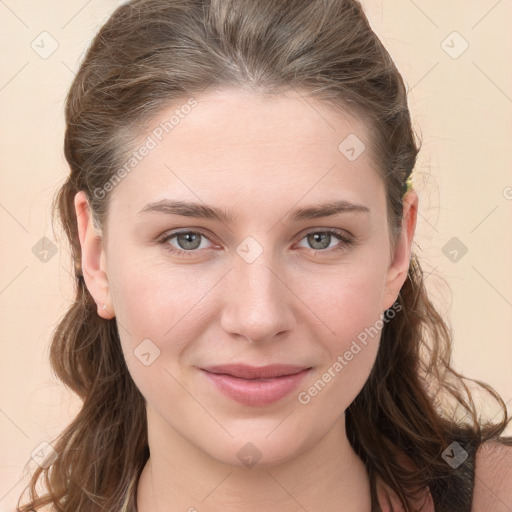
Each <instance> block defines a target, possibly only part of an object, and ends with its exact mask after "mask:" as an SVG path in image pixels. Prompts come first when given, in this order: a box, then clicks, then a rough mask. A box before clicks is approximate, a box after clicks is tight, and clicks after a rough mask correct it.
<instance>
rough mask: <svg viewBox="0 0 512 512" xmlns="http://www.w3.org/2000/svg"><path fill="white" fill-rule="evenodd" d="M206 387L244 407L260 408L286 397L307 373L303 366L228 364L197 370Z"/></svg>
mask: <svg viewBox="0 0 512 512" xmlns="http://www.w3.org/2000/svg"><path fill="white" fill-rule="evenodd" d="M200 370H201V373H202V374H203V375H204V376H205V377H206V381H205V382H206V383H207V384H208V385H210V384H213V386H214V388H216V389H217V390H219V391H220V392H221V393H222V394H224V395H225V396H227V397H229V398H231V399H232V400H234V401H236V402H239V403H241V404H244V405H246V406H253V407H256V406H259V407H264V406H267V405H270V404H272V403H274V402H278V401H279V400H281V399H284V398H285V397H286V396H289V395H290V394H291V393H292V391H293V390H294V389H296V388H297V387H298V386H299V384H300V383H301V382H302V381H303V380H304V379H305V378H306V376H307V374H308V373H309V371H310V370H311V367H310V368H306V367H304V366H297V365H289V364H273V365H269V366H259V367H257V366H248V365H244V364H230V365H220V366H210V367H208V368H201V369H200Z"/></svg>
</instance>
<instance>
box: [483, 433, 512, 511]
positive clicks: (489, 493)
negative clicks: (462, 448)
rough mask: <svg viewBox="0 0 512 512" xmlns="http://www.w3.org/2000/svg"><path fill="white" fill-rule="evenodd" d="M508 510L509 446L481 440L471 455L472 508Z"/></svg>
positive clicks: (511, 493) (511, 498) (511, 500)
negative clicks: (472, 467) (472, 474)
mask: <svg viewBox="0 0 512 512" xmlns="http://www.w3.org/2000/svg"><path fill="white" fill-rule="evenodd" d="M509 510H512V446H508V445H505V444H502V443H499V442H496V441H488V442H486V443H483V444H482V445H481V446H480V447H479V448H478V450H477V452H476V457H475V485H474V490H473V511H475V512H487V511H489V512H491V511H493V512H500V511H504V512H505V511H509Z"/></svg>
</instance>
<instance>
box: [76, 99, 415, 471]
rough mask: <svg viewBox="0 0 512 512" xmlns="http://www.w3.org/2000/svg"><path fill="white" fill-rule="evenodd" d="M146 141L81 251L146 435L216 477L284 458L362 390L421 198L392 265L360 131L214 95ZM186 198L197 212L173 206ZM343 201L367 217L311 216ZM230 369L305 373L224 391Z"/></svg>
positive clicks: (176, 110) (178, 113)
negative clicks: (212, 464)
mask: <svg viewBox="0 0 512 512" xmlns="http://www.w3.org/2000/svg"><path fill="white" fill-rule="evenodd" d="M186 105H188V107H187V106H186ZM173 115H174V117H171V116H173ZM347 137H348V139H347ZM139 142H140V143H139V144H138V146H137V148H139V149H138V150H137V151H136V152H137V154H136V155H135V156H133V158H135V160H131V161H130V160H129V159H127V161H126V163H127V165H126V166H125V172H120V173H119V177H120V178H122V179H121V180H120V182H119V183H117V184H114V185H112V187H113V190H112V192H111V198H110V205H109V214H108V220H107V223H106V226H105V232H106V235H107V236H106V238H105V239H104V240H103V245H101V244H98V239H94V238H93V237H92V236H90V237H86V238H84V237H83V236H82V237H81V240H82V250H83V258H84V259H83V267H84V272H85V278H86V282H87V285H88V288H89V290H90V291H91V293H92V294H93V296H94V297H95V299H96V300H97V302H98V303H100V304H102V303H106V305H107V309H106V310H102V309H101V308H99V310H98V311H99V314H100V315H102V316H104V317H106V318H108V317H109V315H110V316H111V315H112V314H115V317H116V321H117V322H118V330H119V334H120V337H121V343H122V348H123V351H124V355H125V359H126V362H127V365H128V368H129V371H130V373H131V375H132V377H133V380H134V381H135V383H136V385H137V387H138V388H139V389H140V391H141V393H142V394H143V395H144V397H145V399H146V401H147V406H148V421H149V422H150V424H153V426H154V427H155V431H158V432H159V433H160V435H161V436H162V440H163V439H171V438H173V436H174V438H175V439H176V438H179V439H181V442H185V441H186V442H188V443H190V444H191V445H192V446H193V447H194V448H197V449H199V450H201V452H203V453H206V454H208V455H210V456H211V457H212V458H214V459H216V460H218V461H222V462H225V463H229V464H233V465H238V466H240V465H242V464H245V462H244V460H245V459H243V457H242V455H244V454H247V453H248V454H249V455H255V456H256V458H259V457H261V460H260V461H259V464H261V465H265V464H267V465H272V464H273V463H277V461H280V462H283V461H285V460H287V459H290V458H291V457H293V456H296V455H297V454H298V453H300V452H303V451H305V450H307V449H308V448H310V447H312V446H313V445H314V444H315V443H317V442H318V441H319V440H320V439H321V438H322V437H323V436H325V434H326V433H327V432H328V431H329V429H330V428H331V427H332V426H333V425H334V424H335V422H336V421H337V420H339V418H340V416H341V415H343V413H344V411H345V409H346V408H347V407H348V405H349V404H350V403H351V402H352V401H353V400H354V398H355V397H356V395H357V394H358V393H359V391H360V390H361V388H362V387H363V385H364V383H365V381H366V380H367V378H368V376H369V373H370V370H371V368H372V365H373V363H374V360H375V357H376V354H377V350H378V346H379V339H380V331H381V329H382V325H383V322H382V321H381V320H380V319H381V314H382V313H383V312H384V311H385V310H386V309H387V308H390V307H391V306H393V304H394V302H395V300H396V298H397V295H398V292H399V290H400V287H401V286H402V284H403V282H404V280H405V278H406V272H407V269H408V266H409V258H410V244H411V239H412V236H413V233H414V229H415V222H416V208H417V196H416V194H415V193H414V192H410V193H409V194H408V196H407V198H406V199H407V201H406V204H405V207H404V219H405V220H404V226H405V229H404V232H403V235H402V237H401V238H400V239H399V241H398V244H397V246H396V249H395V252H394V253H393V254H391V245H390V238H389V232H388V230H387V217H386V216H387V212H386V196H385V189H384V184H383V182H382V181H381V179H380V178H379V177H378V175H377V172H376V171H375V170H374V169H373V168H372V165H373V164H372V162H371V160H370V156H371V155H370V154H369V153H370V151H369V149H368V147H369V141H368V132H367V129H366V128H365V126H364V125H363V124H362V123H361V122H360V121H359V120H357V119H354V118H352V117H350V116H349V115H346V116H342V115H340V114H339V113H337V112H334V111H333V110H332V109H331V108H329V107H327V106H325V104H322V103H319V102H318V101H316V100H314V99H312V98H304V97H301V96H298V95H297V94H291V93H290V94H286V95H281V96H279V97H274V98H272V99H269V98H267V99H264V98H262V97H259V96H256V95H254V94H249V93H243V92H234V91H222V92H221V91H217V92H212V93H208V95H203V96H200V97H197V98H194V100H190V101H189V102H188V103H187V102H186V101H184V102H182V103H180V104H176V105H174V106H173V107H172V108H169V109H168V110H165V111H163V112H161V114H159V116H157V117H156V118H155V119H154V120H153V121H152V123H150V129H149V131H148V132H147V133H145V134H144V135H143V136H142V137H141V138H140V141H139ZM361 143H362V144H365V145H366V146H367V149H364V148H363V146H362V144H361ZM143 146H145V147H146V148H147V149H146V150H144V149H142V147H143ZM96 193H97V194H101V193H102V191H98V190H97V191H96ZM81 198H82V199H83V196H81V195H80V194H79V195H78V196H77V199H76V206H77V211H78V208H79V206H80V199H81ZM178 201H179V202H180V203H187V204H192V203H193V204H194V206H182V207H181V208H176V207H171V206H165V204H166V202H169V203H170V202H178ZM341 201H346V202H347V204H348V203H352V204H354V205H359V206H358V207H357V208H355V209H350V208H347V209H345V211H343V209H339V210H337V211H334V210H331V211H330V212H324V213H323V214H318V215H317V214H314V210H316V209H319V210H320V209H322V208H323V207H324V206H325V205H327V204H328V203H334V202H341ZM410 204H412V208H409V206H410ZM210 208H211V209H212V210H215V212H218V213H219V214H221V215H222V216H223V217H222V218H221V219H218V218H217V217H216V216H214V215H207V213H208V212H209V211H210V210H209V209H210ZM308 212H309V213H308ZM180 213H181V214H180ZM186 213H187V214H186ZM328 213H331V215H328ZM328 230H332V231H333V232H334V233H335V234H329V233H326V231H328ZM178 231H180V232H182V234H181V235H178V236H172V235H176V233H177V232H178ZM187 233H188V235H187ZM336 234H338V235H339V236H340V237H342V238H341V239H339V238H337V237H336ZM165 237H166V238H165ZM94 240H95V242H94ZM180 250H181V251H182V253H180V252H178V251H180ZM315 251H316V252H315ZM235 363H240V364H245V365H251V366H256V367H261V366H265V365H270V364H289V365H296V366H298V367H299V368H303V369H307V368H310V370H308V371H306V372H304V373H303V374H301V375H302V377H301V380H300V382H298V380H299V379H297V378H295V380H294V379H293V378H288V379H287V380H288V381H289V383H291V384H290V386H291V389H289V388H286V389H284V388H285V387H286V386H284V384H282V382H284V381H283V377H281V378H280V382H277V381H278V380H279V379H277V378H276V379H273V380H271V381H269V382H267V383H266V384H265V383H262V382H261V381H260V382H257V381H254V380H253V381H248V380H247V379H240V378H239V379H236V378H229V377H224V378H222V377H221V378H220V379H218V380H216V382H219V381H221V382H224V383H226V382H227V383H228V384H229V382H228V381H230V382H231V384H232V385H234V386H235V387H236V386H237V383H238V384H240V385H241V384H244V385H245V387H246V388H249V391H248V392H247V391H243V390H242V391H240V393H237V392H234V393H235V394H234V395H233V392H232V393H231V394H225V393H224V392H222V391H221V389H220V387H219V386H218V385H217V384H215V382H214V379H215V378H212V377H211V374H208V373H207V372H206V371H205V370H204V368H206V367H211V366H214V365H225V364H235ZM295 371H297V370H295ZM284 379H286V378H284ZM233 383H234V384H233ZM226 385H227V384H226ZM251 386H252V388H251ZM265 386H268V388H272V389H271V390H270V391H268V390H267V392H266V391H265V390H263V389H262V388H263V387H265ZM237 389H238V388H237ZM251 389H252V392H251ZM281 395H283V396H281ZM279 397H280V398H279ZM156 425H158V428H156ZM171 433H172V435H171ZM162 442H163V441H162ZM248 443H252V445H249V444H248ZM244 450H245V451H244ZM251 451H252V452H251Z"/></svg>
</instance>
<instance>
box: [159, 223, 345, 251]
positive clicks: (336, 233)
mask: <svg viewBox="0 0 512 512" xmlns="http://www.w3.org/2000/svg"><path fill="white" fill-rule="evenodd" d="M190 233H192V234H194V235H201V236H202V237H204V238H206V239H208V240H209V238H208V237H207V236H206V235H205V234H204V233H202V232H201V231H190V230H188V231H187V230H183V231H172V232H170V233H164V234H163V235H162V236H161V237H159V238H158V239H157V243H159V244H162V245H164V246H165V247H164V248H165V250H167V251H169V252H171V253H172V254H176V255H178V256H186V257H191V256H196V255H197V253H198V252H199V250H198V249H193V250H190V251H184V250H182V249H176V248H175V247H172V246H171V245H170V244H168V243H167V242H168V241H169V240H171V239H172V238H174V237H176V236H178V235H182V234H190ZM317 233H327V234H329V235H332V236H334V237H335V238H337V239H338V240H340V242H342V243H341V244H339V245H337V246H335V247H331V248H330V249H310V251H311V252H312V253H313V255H315V256H316V255H317V254H318V253H328V254H329V253H337V252H339V251H343V250H345V249H347V248H348V247H350V246H351V245H353V244H354V240H353V239H352V238H351V237H348V236H346V235H343V234H342V233H340V232H339V231H336V230H334V229H330V228H327V229H323V230H318V231H310V232H309V233H306V234H305V235H304V236H303V237H302V238H301V240H303V239H304V238H306V237H307V236H309V235H314V234H317ZM303 249H304V248H303Z"/></svg>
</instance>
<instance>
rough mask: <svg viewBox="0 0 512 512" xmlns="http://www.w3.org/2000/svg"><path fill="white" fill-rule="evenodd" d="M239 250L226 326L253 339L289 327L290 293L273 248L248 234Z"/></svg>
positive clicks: (226, 305) (227, 308) (264, 336)
mask: <svg viewBox="0 0 512 512" xmlns="http://www.w3.org/2000/svg"><path fill="white" fill-rule="evenodd" d="M236 252H237V254H235V255H234V261H233V269H232V271H231V272H230V276H229V279H230V286H229V290H230V292H229V295H228V296H226V298H225V304H224V312H223V315H222V319H223V327H224V329H225V330H226V331H228V332H231V333H236V334H242V335H244V336H247V337H248V338H250V339H251V340H252V341H257V340H262V339H264V338H270V337H273V336H274V335H276V334H278V333H279V332H281V331H285V330H287V329H290V328H291V321H292V312H291V310H290V302H289V301H290V295H289V291H287V287H286V285H285V282H286V277H285V276H284V273H283V272H282V270H281V268H280V267H279V265H278V264H277V262H276V259H275V258H274V253H273V251H272V250H271V249H264V248H263V246H262V245H261V244H260V243H259V242H257V241H256V240H255V239H254V238H252V237H248V238H247V239H245V240H244V241H243V242H242V243H241V244H239V246H238V247H237V249H236Z"/></svg>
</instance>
